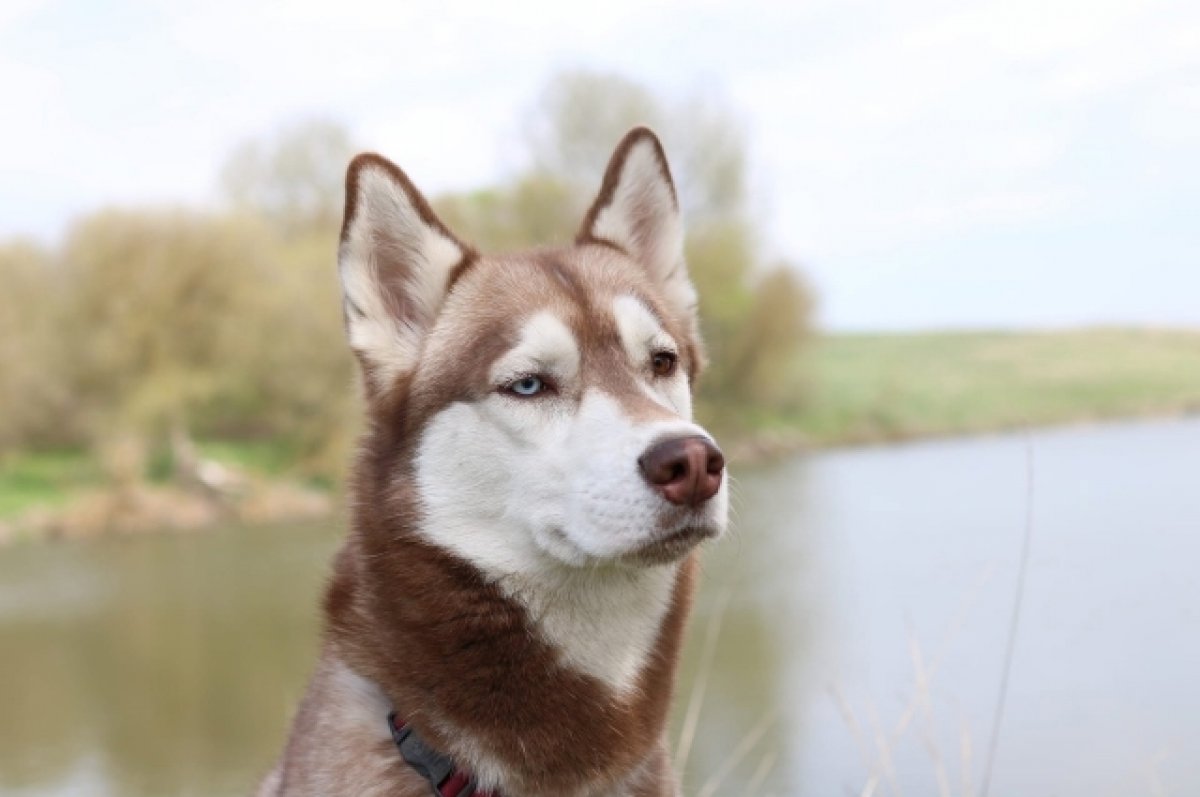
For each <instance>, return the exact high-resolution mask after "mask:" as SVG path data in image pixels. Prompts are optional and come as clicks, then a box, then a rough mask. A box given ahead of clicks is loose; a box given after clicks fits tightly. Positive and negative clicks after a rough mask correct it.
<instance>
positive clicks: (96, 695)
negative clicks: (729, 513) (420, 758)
mask: <svg viewBox="0 0 1200 797" xmlns="http://www.w3.org/2000/svg"><path fill="white" fill-rule="evenodd" d="M735 477H736V478H735V483H734V486H735V491H734V496H735V500H734V511H735V518H736V522H735V526H736V529H735V532H734V533H733V534H732V535H731V536H729V537H728V538H726V539H725V540H723V541H721V542H719V543H718V544H717V545H716V546H715V547H713V548H712V549H711V550H709V551H708V552H707V556H706V565H705V578H704V587H703V591H702V594H701V598H700V601H699V604H698V607H697V612H696V614H695V615H694V618H693V624H692V632H691V635H690V638H689V643H688V650H687V658H686V661H685V665H684V667H683V671H682V673H681V681H680V687H679V696H678V700H677V708H676V712H675V721H674V728H673V737H674V738H676V739H678V738H679V736H680V734H681V732H684V734H683V735H685V736H686V735H688V734H687V733H686V730H687V729H686V728H684V726H685V725H687V724H688V723H687V722H686V718H685V717H686V715H687V714H688V712H689V707H690V708H691V712H692V714H693V715H694V716H695V717H696V722H695V724H694V731H695V732H694V742H693V743H692V744H690V746H689V747H690V749H689V752H688V756H687V763H688V767H687V774H686V789H685V793H687V794H688V795H705V797H712V796H714V795H732V796H734V797H736V796H737V795H741V794H750V793H753V794H756V795H766V794H775V795H817V796H818V797H825V795H859V794H865V793H874V794H878V795H886V794H895V795H900V794H907V795H939V794H946V795H950V794H953V795H968V794H974V795H978V794H979V788H980V783H981V779H982V778H983V773H984V770H985V767H986V764H985V762H986V760H987V753H988V749H989V744H990V739H991V732H992V725H993V720H994V717H995V711H996V704H997V693H998V689H999V683H1000V675H1001V668H1002V663H1003V660H1004V652H1005V642H1006V639H1007V631H1008V627H1009V621H1010V616H1011V612H1012V606H1013V596H1014V589H1015V584H1016V578H1017V564H1018V561H1019V557H1020V552H1021V541H1022V535H1023V533H1024V531H1025V529H1026V526H1027V523H1031V524H1032V525H1031V528H1032V548H1031V556H1030V566H1029V569H1028V574H1027V582H1026V588H1025V592H1024V603H1023V608H1022V614H1021V621H1020V625H1019V628H1018V633H1017V637H1016V645H1015V648H1014V657H1013V665H1012V675H1011V679H1010V683H1009V690H1008V695H1007V703H1006V710H1005V713H1004V715H1003V723H1002V725H1001V730H1000V735H999V739H998V745H997V748H996V756H995V763H994V767H993V770H992V772H993V775H992V789H991V793H992V794H993V795H1009V796H1010V797H1036V796H1037V795H1080V794H1087V795H1090V796H1091V797H1096V796H1097V795H1112V796H1113V797H1118V796H1120V797H1127V795H1160V794H1174V795H1194V794H1200V687H1198V686H1197V683H1196V682H1197V680H1198V679H1200V578H1198V576H1197V570H1198V569H1200V420H1182V421H1153V422H1138V423H1124V424H1116V425H1107V426H1094V427H1079V428H1071V429H1063V430H1053V431H1037V432H1034V433H1031V434H1030V435H1028V436H1024V435H1003V436H993V437H981V438H973V439H962V440H945V441H936V442H920V443H911V444H905V445H896V446H881V447H864V448H858V449H849V450H841V451H833V452H825V453H815V454H809V455H802V456H797V457H794V458H792V459H789V460H787V461H784V462H781V463H777V464H773V465H770V466H761V467H756V468H748V469H743V470H741V471H739V472H737V473H736V474H735ZM1030 501H1031V502H1032V503H1031V504H1030ZM339 525H340V524H339V522H337V521H330V522H329V523H326V524H320V525H311V526H302V527H288V528H266V529H261V528H260V529H236V528H229V529H222V530H219V531H214V532H205V533H196V534H191V535H177V536H172V535H148V536H140V537H127V538H118V539H110V540H104V541H95V542H86V543H62V544H24V545H16V546H11V547H8V548H4V549H0V710H2V715H0V793H2V794H4V795H21V796H22V797H26V796H27V797H34V796H35V795H36V796H37V797H43V796H44V795H79V796H80V797H100V796H102V795H103V796H107V795H114V796H116V795H120V796H121V797H161V796H162V795H204V796H205V797H214V796H216V797H222V796H223V795H244V794H246V793H248V792H249V791H250V790H251V788H252V786H253V783H254V781H255V780H256V778H257V777H258V776H259V775H260V774H261V773H262V772H263V771H264V770H265V768H266V767H268V766H269V764H270V762H271V761H272V759H273V758H274V756H275V755H276V753H277V752H278V751H279V748H280V745H281V743H282V739H283V733H284V729H285V727H286V725H287V721H288V717H289V714H290V712H291V711H292V710H293V708H294V707H295V704H296V701H297V699H298V697H299V695H300V693H301V690H302V689H303V686H304V682H305V679H306V678H307V675H308V672H309V669H310V667H311V666H312V662H313V655H314V652H315V649H314V638H315V634H316V633H317V629H318V616H317V609H316V606H317V599H318V595H319V592H320V589H321V585H322V582H323V579H324V577H325V573H326V569H327V564H328V559H329V556H330V554H331V553H332V551H333V550H334V548H335V546H336V544H337V541H338V528H339ZM714 630H715V631H716V632H717V633H716V634H715V635H713V636H712V638H713V639H714V640H715V644H714V645H713V647H712V651H713V653H712V655H711V657H706V655H705V648H706V644H705V643H706V639H707V638H708V637H709V635H710V632H712V631H714ZM706 659H707V662H706ZM697 685H702V686H703V687H704V688H703V690H700V689H697V688H696V687H697ZM726 773H727V774H726ZM751 789H753V791H751Z"/></svg>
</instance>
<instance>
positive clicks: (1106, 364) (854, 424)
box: [786, 328, 1200, 446]
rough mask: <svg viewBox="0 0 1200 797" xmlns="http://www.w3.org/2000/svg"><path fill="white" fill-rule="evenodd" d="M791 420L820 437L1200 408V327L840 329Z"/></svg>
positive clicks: (809, 366) (891, 435)
mask: <svg viewBox="0 0 1200 797" xmlns="http://www.w3.org/2000/svg"><path fill="white" fill-rule="evenodd" d="M802 368H804V371H805V374H806V378H807V379H808V380H809V384H810V385H811V389H810V392H809V399H808V402H807V405H806V407H805V409H804V411H803V413H802V414H801V415H800V416H799V417H797V418H793V419H789V422H788V423H787V424H786V425H787V426H789V427H792V428H793V429H796V430H798V431H799V432H800V433H802V435H803V437H804V439H805V440H807V441H809V442H810V443H812V444H815V445H824V446H828V445H838V444H845V443H855V442H873V441H883V440H895V439H905V438H913V437H925V436H933V435H952V434H966V433H973V432H984V431H992V430H1000V429H1010V428H1017V427H1022V426H1044V425H1049V424H1060V423H1072V422H1079V421H1092V420H1104V419H1115V418H1128V417H1140V416H1156V415H1173V414H1182V413H1187V412H1200V330H1197V331H1179V330H1136V329H1113V328H1099V329H1085V330H1074V331H1061V332H1059V331H1056V332H1011V333H1008V332H980V333H975V332H971V333H963V332H938V333H921V334H910V335H896V334H888V335H833V336H825V337H822V338H819V339H817V340H816V341H815V342H814V343H813V345H812V347H811V348H810V350H809V352H808V354H807V359H806V362H805V363H803V364H802Z"/></svg>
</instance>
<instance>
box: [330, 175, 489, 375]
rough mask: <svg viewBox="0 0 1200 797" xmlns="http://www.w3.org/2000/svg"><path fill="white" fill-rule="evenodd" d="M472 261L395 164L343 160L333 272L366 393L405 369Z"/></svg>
mask: <svg viewBox="0 0 1200 797" xmlns="http://www.w3.org/2000/svg"><path fill="white" fill-rule="evenodd" d="M473 257H474V252H473V251H472V250H471V248H470V247H468V246H466V245H465V244H463V243H461V242H460V241H459V240H458V239H457V238H455V237H454V234H453V233H451V232H450V231H449V230H448V229H446V227H445V225H443V224H442V222H441V221H440V220H439V219H438V217H437V216H436V215H434V212H433V209H432V208H430V207H429V203H428V202H426V201H425V197H423V196H421V193H420V192H419V191H418V190H417V189H416V188H415V187H414V186H413V184H412V182H411V181H410V180H409V179H408V177H407V176H406V175H405V174H404V172H402V171H401V170H400V169H399V167H397V166H396V165H395V164H393V163H392V162H391V161H389V160H387V159H386V158H383V157H380V156H379V155H375V154H370V153H368V154H363V155H359V156H358V157H356V158H355V159H354V160H353V161H351V163H350V168H349V170H348V171H347V172H346V215H345V218H344V220H343V221H342V240H341V245H340V246H339V248H338V274H339V276H340V277H341V282H342V297H343V302H344V305H345V312H346V332H347V335H348V336H349V338H350V348H352V349H353V350H354V353H355V354H356V355H358V359H359V362H360V363H361V364H362V368H363V374H364V377H365V381H366V385H367V390H368V392H369V393H374V392H379V391H383V390H385V389H386V388H387V386H389V385H390V384H392V383H393V382H394V381H395V380H396V379H397V378H398V377H400V376H402V375H404V374H406V373H409V372H410V371H412V369H413V367H414V366H415V364H416V358H417V354H418V352H419V351H420V347H421V342H422V339H423V338H424V336H425V333H426V332H428V330H429V328H430V327H431V326H432V325H433V321H434V318H435V317H436V316H437V313H438V310H439V309H440V308H441V305H442V301H443V300H444V299H445V297H446V292H447V290H448V287H449V284H450V281H451V277H452V276H453V274H454V273H455V271H456V269H460V268H462V267H464V266H465V265H466V264H467V263H469V262H470V261H471V259H472V258H473Z"/></svg>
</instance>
